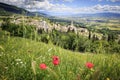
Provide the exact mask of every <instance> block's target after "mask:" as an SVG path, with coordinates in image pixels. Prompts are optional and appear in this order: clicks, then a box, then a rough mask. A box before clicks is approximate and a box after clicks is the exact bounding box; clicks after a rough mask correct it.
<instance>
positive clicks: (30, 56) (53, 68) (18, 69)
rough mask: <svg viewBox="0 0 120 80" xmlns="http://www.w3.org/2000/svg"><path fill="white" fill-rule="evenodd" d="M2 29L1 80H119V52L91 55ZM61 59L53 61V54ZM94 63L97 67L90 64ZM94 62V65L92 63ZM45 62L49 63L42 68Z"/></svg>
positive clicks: (0, 39) (0, 43)
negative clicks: (16, 35)
mask: <svg viewBox="0 0 120 80" xmlns="http://www.w3.org/2000/svg"><path fill="white" fill-rule="evenodd" d="M7 35H9V33H7V32H6V31H2V30H0V37H1V38H0V67H1V68H0V79H1V80H4V79H6V80H13V79H14V80H21V79H22V80H32V79H33V80H40V79H44V80H53V79H55V80H61V79H62V80H76V79H77V80H90V79H92V80H106V79H110V80H119V79H120V74H119V72H120V68H119V67H120V65H119V64H120V60H119V58H120V56H119V55H118V54H97V55H96V54H91V53H83V54H82V53H78V52H72V51H68V50H64V49H62V48H60V47H56V46H54V45H52V44H50V43H49V44H45V43H42V42H36V41H35V40H31V39H25V38H20V37H11V36H7ZM53 56H57V57H58V59H60V62H59V64H56V65H54V64H53V63H52V57H53ZM89 62H91V63H92V64H93V65H94V66H91V67H92V68H91V67H88V66H87V65H86V64H87V63H89ZM91 63H90V64H91ZM41 64H45V66H47V68H46V67H45V66H42V67H41Z"/></svg>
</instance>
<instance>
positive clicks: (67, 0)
mask: <svg viewBox="0 0 120 80" xmlns="http://www.w3.org/2000/svg"><path fill="white" fill-rule="evenodd" d="M63 1H65V2H73V1H74V0H63Z"/></svg>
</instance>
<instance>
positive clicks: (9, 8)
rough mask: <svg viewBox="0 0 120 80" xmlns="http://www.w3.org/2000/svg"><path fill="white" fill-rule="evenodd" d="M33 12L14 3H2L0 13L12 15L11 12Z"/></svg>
mask: <svg viewBox="0 0 120 80" xmlns="http://www.w3.org/2000/svg"><path fill="white" fill-rule="evenodd" d="M23 13H24V14H27V15H29V14H31V13H30V12H29V11H27V10H25V9H23V8H18V7H16V6H13V5H8V4H5V3H0V15H11V14H23Z"/></svg>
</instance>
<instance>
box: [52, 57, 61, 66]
mask: <svg viewBox="0 0 120 80" xmlns="http://www.w3.org/2000/svg"><path fill="white" fill-rule="evenodd" d="M59 62H60V60H59V57H58V56H53V64H54V65H58V64H59Z"/></svg>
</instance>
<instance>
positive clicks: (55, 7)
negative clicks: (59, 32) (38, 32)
mask: <svg viewBox="0 0 120 80" xmlns="http://www.w3.org/2000/svg"><path fill="white" fill-rule="evenodd" d="M66 1H73V0H66ZM0 2H4V3H7V4H12V5H16V6H18V7H22V8H25V9H27V10H29V11H32V12H33V11H44V12H48V13H68V14H78V13H98V12H115V13H120V6H111V5H100V4H97V5H94V6H91V7H76V8H72V7H69V6H66V5H65V4H59V3H56V4H53V3H51V2H50V0H49V1H48V0H0Z"/></svg>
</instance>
